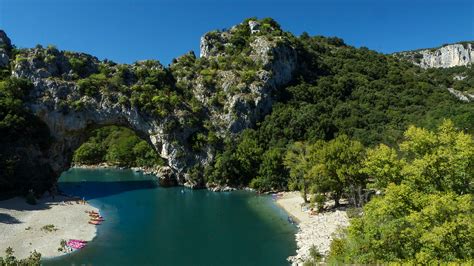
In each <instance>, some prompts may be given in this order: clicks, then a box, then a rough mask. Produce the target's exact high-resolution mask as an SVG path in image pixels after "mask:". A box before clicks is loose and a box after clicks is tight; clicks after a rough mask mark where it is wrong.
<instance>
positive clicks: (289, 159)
mask: <svg viewBox="0 0 474 266" xmlns="http://www.w3.org/2000/svg"><path fill="white" fill-rule="evenodd" d="M310 147H311V146H309V145H307V144H305V143H303V142H295V143H293V144H292V145H290V146H289V147H288V150H287V152H286V155H285V158H284V160H283V164H284V165H285V167H286V168H287V169H288V170H289V174H290V179H289V180H288V187H289V189H299V190H300V191H301V193H302V196H303V199H304V201H305V202H308V196H307V194H308V187H309V180H308V178H307V175H306V173H307V172H308V171H309V169H310V167H311V165H310V161H309V160H310Z"/></svg>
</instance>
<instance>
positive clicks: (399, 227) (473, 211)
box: [330, 121, 474, 264]
mask: <svg viewBox="0 0 474 266" xmlns="http://www.w3.org/2000/svg"><path fill="white" fill-rule="evenodd" d="M404 136H405V139H404V141H403V142H401V143H400V145H399V150H400V154H401V155H402V156H401V158H398V156H393V155H394V154H395V153H396V152H394V151H392V150H390V149H387V147H383V146H379V147H377V148H376V150H372V152H373V153H372V155H373V156H368V157H367V159H366V162H365V164H364V165H365V168H364V171H366V172H369V173H376V172H377V169H379V171H380V172H385V173H388V175H389V176H390V177H389V178H387V177H384V176H383V175H376V176H374V178H375V179H382V180H376V181H375V184H377V186H381V185H383V184H387V183H388V186H387V187H386V188H381V189H383V191H384V192H383V194H382V195H380V196H376V197H375V198H374V199H372V200H371V201H370V202H369V203H368V204H366V205H365V206H364V211H363V215H362V216H360V217H357V218H354V219H353V220H352V221H351V225H350V227H349V228H348V230H347V236H346V237H342V238H340V239H338V240H336V242H334V243H333V245H334V247H332V250H331V255H330V260H333V261H339V262H350V263H380V262H410V263H415V264H429V263H439V262H462V261H469V260H472V258H473V256H474V249H473V246H474V233H473V232H474V226H473V223H472V221H473V220H474V197H473V194H472V181H473V177H474V169H473V163H474V153H473V151H474V142H473V139H472V136H471V135H468V134H466V133H463V132H462V131H458V130H456V129H455V128H454V126H453V124H452V122H451V121H445V122H443V123H442V124H441V125H440V126H439V127H438V129H437V130H436V131H428V130H426V129H422V128H418V127H414V126H411V127H409V128H408V129H407V130H406V131H405V134H404ZM377 154H378V155H380V154H381V155H382V156H378V155H377ZM386 155H390V156H386ZM393 166H396V167H393ZM367 167H368V168H370V171H367ZM394 176H395V177H397V178H395V179H393V178H392V177H394ZM392 181H394V182H392Z"/></svg>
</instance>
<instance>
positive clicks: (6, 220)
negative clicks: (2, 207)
mask: <svg viewBox="0 0 474 266" xmlns="http://www.w3.org/2000/svg"><path fill="white" fill-rule="evenodd" d="M0 223H2V224H21V221H20V220H18V219H17V218H15V217H13V216H11V215H10V214H6V213H0Z"/></svg>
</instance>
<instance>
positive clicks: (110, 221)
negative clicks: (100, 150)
mask: <svg viewBox="0 0 474 266" xmlns="http://www.w3.org/2000/svg"><path fill="white" fill-rule="evenodd" d="M59 187H60V189H61V190H63V191H64V192H66V193H67V194H73V195H77V196H81V197H85V198H86V199H87V200H88V201H89V202H90V203H91V204H92V205H93V206H95V207H98V208H99V209H100V211H101V214H102V215H103V216H104V218H105V219H106V221H105V222H104V223H103V224H102V225H100V226H99V227H98V234H97V237H96V238H95V239H94V240H93V241H92V242H91V243H89V245H88V246H87V247H86V248H84V249H82V250H81V251H79V252H75V253H72V254H68V255H65V256H62V257H59V258H56V259H51V260H45V261H44V264H45V265H71V264H75V265H82V264H86V265H288V262H287V261H286V258H287V257H288V256H290V255H293V253H294V252H295V250H296V243H295V241H294V233H295V231H296V227H295V226H293V225H291V224H289V223H288V222H287V219H286V218H287V216H286V215H285V213H284V212H283V211H282V210H281V209H279V208H278V207H276V206H275V205H274V204H273V202H272V200H271V198H270V197H268V196H258V195H256V194H255V193H251V192H244V191H236V192H226V193H215V192H210V191H207V190H189V189H184V188H181V187H174V188H162V187H159V186H158V185H157V183H156V181H154V180H153V178H152V177H150V176H147V175H143V174H140V173H134V172H132V171H130V170H111V169H101V170H89V169H71V170H69V171H68V172H65V173H64V174H63V175H62V176H61V178H60V183H59Z"/></svg>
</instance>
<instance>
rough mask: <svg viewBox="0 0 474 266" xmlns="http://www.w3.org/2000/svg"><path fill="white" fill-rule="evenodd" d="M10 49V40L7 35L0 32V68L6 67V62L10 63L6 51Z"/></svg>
mask: <svg viewBox="0 0 474 266" xmlns="http://www.w3.org/2000/svg"><path fill="white" fill-rule="evenodd" d="M10 49H11V41H10V38H8V36H7V34H6V33H5V32H4V31H3V30H0V67H6V66H8V62H9V61H10V58H9V56H8V51H9V50H10Z"/></svg>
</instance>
